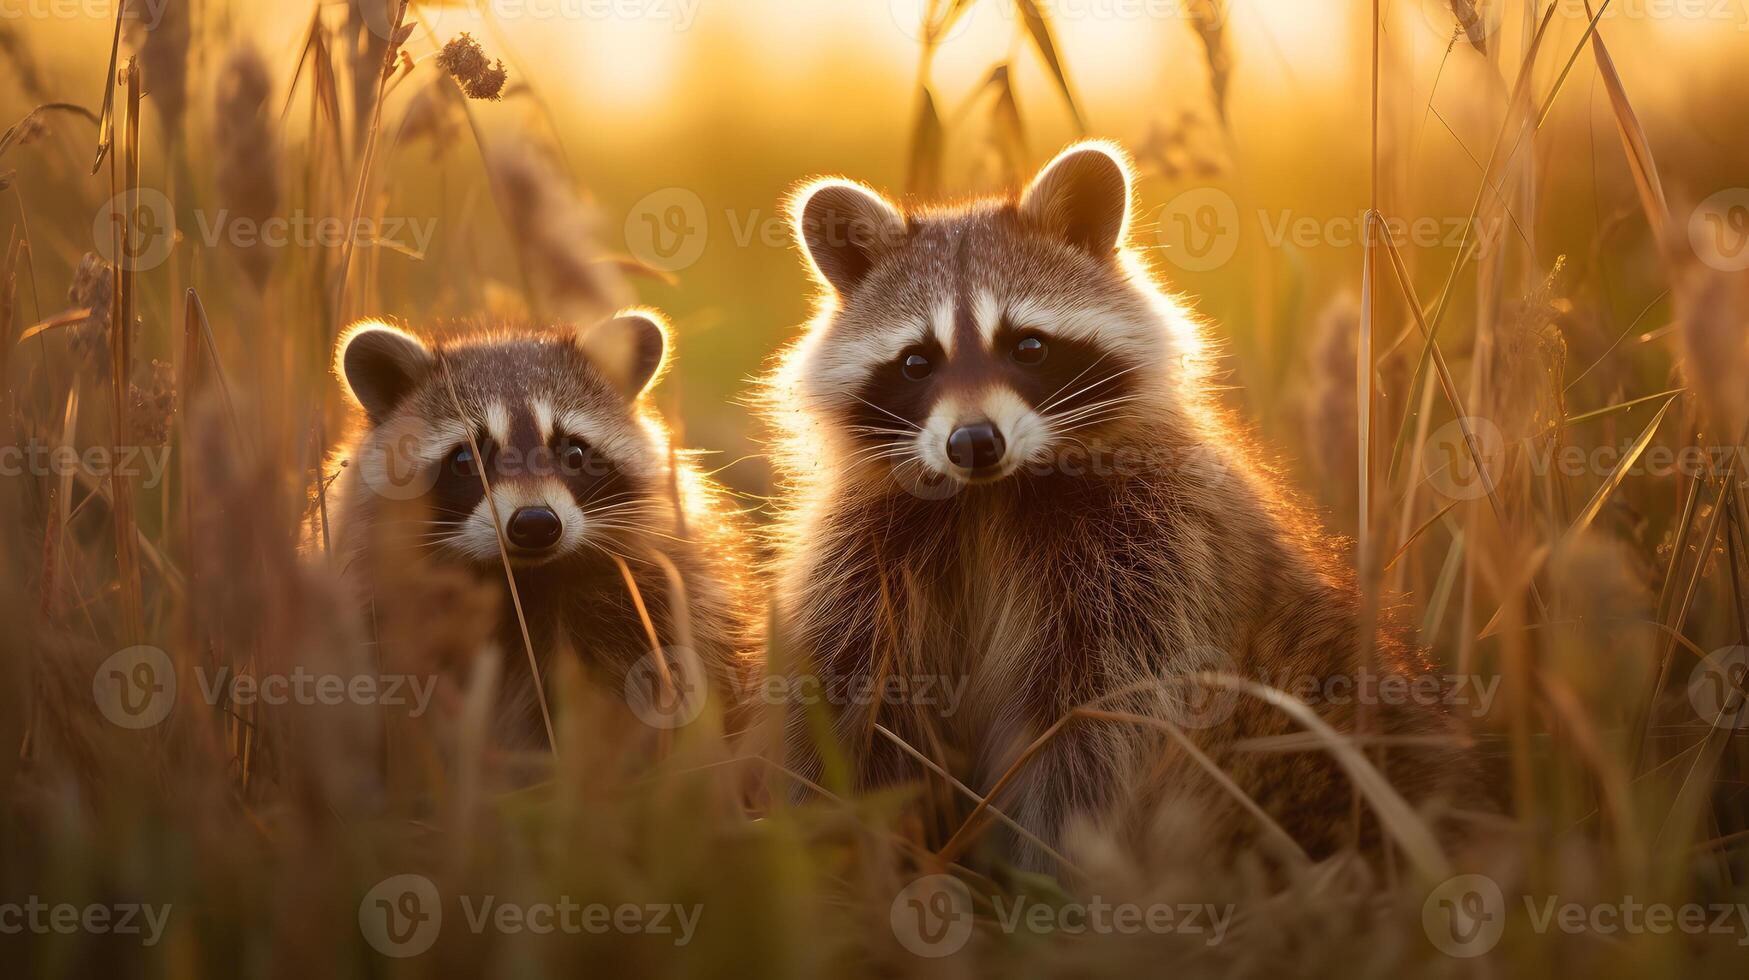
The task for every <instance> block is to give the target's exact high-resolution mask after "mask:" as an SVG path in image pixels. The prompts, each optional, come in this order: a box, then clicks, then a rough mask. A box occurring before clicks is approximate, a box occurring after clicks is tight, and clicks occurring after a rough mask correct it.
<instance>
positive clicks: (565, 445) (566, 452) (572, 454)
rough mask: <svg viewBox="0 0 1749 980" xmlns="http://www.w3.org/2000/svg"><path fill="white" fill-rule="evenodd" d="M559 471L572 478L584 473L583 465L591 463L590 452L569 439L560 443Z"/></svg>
mask: <svg viewBox="0 0 1749 980" xmlns="http://www.w3.org/2000/svg"><path fill="white" fill-rule="evenodd" d="M557 455H558V459H559V470H560V471H561V472H563V473H565V474H567V475H570V476H577V475H579V474H581V473H582V472H583V465H584V464H585V463H587V462H588V461H589V452H588V450H586V449H584V448H583V447H582V446H580V445H578V444H577V443H575V442H572V441H570V440H569V439H567V440H565V441H564V442H561V443H559V450H558V454H557Z"/></svg>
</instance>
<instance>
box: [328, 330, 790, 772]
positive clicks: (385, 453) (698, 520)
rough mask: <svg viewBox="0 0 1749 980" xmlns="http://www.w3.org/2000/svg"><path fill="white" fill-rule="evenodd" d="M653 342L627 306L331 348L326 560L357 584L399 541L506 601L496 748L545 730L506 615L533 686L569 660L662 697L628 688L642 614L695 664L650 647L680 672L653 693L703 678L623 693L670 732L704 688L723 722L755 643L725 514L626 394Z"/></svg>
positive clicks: (374, 334) (639, 657) (368, 335)
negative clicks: (334, 438)
mask: <svg viewBox="0 0 1749 980" xmlns="http://www.w3.org/2000/svg"><path fill="white" fill-rule="evenodd" d="M666 337H667V332H666V330H665V329H664V327H663V325H662V323H661V320H660V318H659V317H658V316H657V315H656V314H654V313H652V312H649V311H630V312H627V313H623V314H621V315H619V316H617V317H614V318H612V319H609V320H607V321H605V322H603V323H600V324H597V325H595V326H593V327H589V328H586V329H581V330H577V329H569V328H564V329H552V330H531V329H501V330H497V331H493V332H485V333H473V334H470V335H466V336H463V337H462V338H460V339H456V340H449V341H443V342H439V343H427V342H425V341H423V340H421V339H419V338H418V337H415V336H413V335H412V334H410V333H407V332H406V331H403V330H400V329H398V328H396V327H393V326H390V325H388V324H385V323H381V322H377V321H366V322H363V323H360V324H358V325H356V326H355V327H353V328H352V329H350V330H349V331H347V333H346V334H345V335H344V336H342V337H341V338H340V341H339V344H338V347H337V352H336V370H337V373H338V374H339V375H340V377H341V379H342V380H343V382H344V384H345V388H346V391H347V393H348V394H349V395H350V396H351V398H352V400H353V401H355V402H356V403H357V404H358V406H359V407H360V408H361V409H362V419H361V420H360V424H359V426H358V431H357V434H356V436H355V438H354V439H352V440H351V441H350V442H349V444H348V445H346V446H344V447H342V448H341V450H340V451H339V453H338V455H339V456H340V457H341V458H342V459H344V460H346V461H347V465H346V466H344V467H343V468H341V470H340V472H341V475H340V476H339V477H338V479H337V480H336V481H335V484H334V486H333V488H332V490H331V491H330V493H329V517H330V524H331V528H332V541H333V551H334V554H335V556H336V558H337V560H338V561H339V562H341V563H342V566H343V567H344V568H347V569H348V570H349V571H350V572H351V573H352V575H351V576H350V577H353V578H356V579H362V580H365V581H368V580H369V578H370V576H369V575H368V574H360V573H359V570H358V569H357V568H356V566H358V565H360V564H368V563H369V562H370V561H371V560H372V559H373V558H377V559H380V560H386V561H395V560H398V556H396V555H394V554H392V553H391V554H389V555H388V556H385V555H384V551H385V550H386V549H387V548H389V547H390V546H391V545H392V544H393V543H394V542H395V541H397V540H407V539H409V538H410V539H411V540H412V541H413V542H414V544H415V547H414V548H413V549H412V553H413V554H415V555H416V556H418V557H421V558H426V559H429V560H430V561H433V562H435V563H437V564H439V565H442V566H447V567H459V568H464V569H470V570H473V571H476V572H477V573H478V575H479V578H480V579H481V580H482V581H486V582H492V583H495V585H496V587H497V588H499V589H501V590H505V591H506V594H505V595H503V596H502V598H503V600H504V601H502V602H500V603H499V604H498V605H499V607H500V609H501V611H502V613H501V615H500V617H499V622H498V623H497V624H496V635H497V646H498V647H499V648H500V650H501V651H502V652H503V653H504V654H505V656H506V657H507V662H506V665H505V674H504V676H505V677H506V678H507V681H506V684H505V687H504V692H505V693H504V698H503V702H504V704H503V707H502V710H501V711H500V713H499V719H498V727H499V729H500V731H501V733H502V734H503V736H504V737H505V739H506V740H507V741H509V742H511V743H512V744H518V743H540V742H542V741H544V737H545V734H544V732H543V731H542V716H541V705H540V703H539V701H538V692H539V685H538V684H537V683H536V681H537V678H536V677H535V676H534V675H531V674H530V671H529V664H528V658H527V655H526V653H525V640H524V634H523V625H524V621H525V622H526V628H527V638H528V643H529V645H531V646H532V648H533V650H534V652H535V654H536V656H537V659H538V661H539V665H540V669H541V673H542V674H544V673H546V671H547V670H548V668H549V666H550V664H551V662H552V659H553V657H554V656H555V655H557V654H558V653H559V652H561V651H572V652H575V653H577V654H578V655H580V656H581V658H582V663H583V666H584V667H585V668H586V671H587V672H588V673H589V674H590V675H592V676H594V677H595V678H596V679H597V680H599V681H601V682H602V684H603V686H604V687H606V688H607V689H608V690H610V691H613V692H615V693H618V692H621V691H625V692H628V693H629V694H630V695H631V696H633V697H634V698H639V697H645V698H647V697H649V696H650V695H651V694H652V693H654V694H658V695H663V696H667V697H670V698H671V697H673V695H674V694H675V693H676V692H675V690H674V689H672V688H670V689H667V690H662V691H654V692H652V691H651V690H648V689H646V688H640V687H639V686H638V685H640V684H643V685H648V684H651V683H654V682H655V680H656V679H657V675H658V674H659V670H658V669H657V668H656V666H655V661H654V660H653V658H652V646H651V639H650V636H649V632H650V630H649V626H648V625H646V623H645V615H646V614H647V615H648V617H649V620H650V623H651V624H653V625H654V627H655V632H656V634H657V636H658V638H659V640H660V642H661V643H663V644H665V645H672V644H676V643H678V642H680V641H681V640H683V639H685V640H687V641H688V642H687V647H686V649H687V650H689V651H690V654H692V655H695V656H689V655H687V654H684V653H680V652H679V651H677V650H675V649H670V650H668V651H667V654H666V656H667V657H668V658H669V659H671V660H672V661H673V663H671V664H667V665H666V666H670V667H682V668H696V671H694V672H691V673H689V676H683V677H680V678H677V679H676V678H672V677H670V678H669V679H668V680H669V682H670V683H673V682H674V681H676V680H678V682H679V683H680V684H682V685H685V684H694V683H696V684H702V685H708V686H706V687H701V688H698V689H695V690H693V691H690V692H689V691H686V690H681V691H679V692H678V693H679V694H680V695H681V702H680V703H676V702H673V701H669V702H659V701H656V700H653V699H652V700H645V701H643V703H641V704H638V705H636V707H637V708H639V709H643V711H644V713H645V714H650V713H652V712H654V713H655V717H654V718H653V719H652V718H646V719H645V720H647V721H652V722H653V723H654V724H657V725H666V724H670V723H672V724H680V723H683V722H685V721H689V720H690V717H689V716H690V714H692V713H693V712H695V711H696V710H700V709H701V708H702V705H701V704H700V702H699V701H697V700H696V698H697V697H698V696H700V695H702V694H706V693H708V694H714V695H716V696H717V697H719V698H722V699H723V700H722V701H721V702H719V703H720V704H722V705H724V706H726V707H727V709H728V710H727V712H726V714H727V716H728V718H729V723H730V724H731V725H733V724H736V723H737V722H738V720H739V713H738V709H739V706H740V702H741V701H742V699H743V698H744V696H745V694H746V692H747V691H748V690H749V682H750V680H751V676H752V672H753V670H754V668H755V665H756V663H757V656H758V655H757V651H758V650H759V641H758V637H757V635H756V634H757V627H756V623H757V618H756V616H755V615H753V614H751V613H750V612H749V611H750V610H756V609H757V608H758V607H759V603H758V599H757V596H756V595H755V594H754V583H753V582H752V581H751V580H750V579H749V577H748V575H747V573H746V568H747V567H748V563H749V555H748V554H747V553H746V552H745V550H744V546H743V533H742V531H743V529H742V528H741V526H740V523H739V519H738V515H736V514H735V513H734V512H733V511H732V509H731V508H730V507H728V506H727V505H726V503H725V498H724V495H723V491H722V490H721V488H719V487H718V486H717V485H716V484H714V483H713V482H712V481H711V480H709V479H708V478H706V477H705V476H704V475H702V474H701V473H700V472H698V470H697V469H696V467H694V466H693V465H692V464H691V463H690V462H689V461H688V458H687V457H686V456H685V455H683V454H681V453H678V452H675V451H672V450H671V448H670V444H669V438H668V435H667V433H666V430H665V429H664V428H663V426H662V424H661V422H660V420H659V419H658V418H657V417H656V416H655V415H654V414H653V413H652V412H651V411H650V410H649V409H648V408H647V405H646V401H647V400H646V399H644V398H642V395H643V393H644V392H645V391H646V390H647V389H648V388H649V387H650V386H651V385H652V384H654V382H655V380H656V378H657V377H658V376H659V375H660V373H661V370H662V366H663V364H664V362H665V360H666V346H667V343H666ZM482 476H484V479H482ZM487 485H490V487H491V496H490V498H488V497H487V495H486V491H485V488H486V486H487ZM408 529H411V530H412V531H413V532H414V533H412V534H411V535H408V534H405V533H402V534H396V533H395V532H396V531H397V530H399V531H406V530H408ZM501 547H502V548H503V549H504V552H503V554H504V555H507V557H508V559H509V562H510V565H511V568H512V570H513V574H514V581H515V585H516V596H517V599H518V600H519V602H520V606H521V609H522V612H523V616H522V619H521V620H519V619H518V617H517V616H515V615H514V610H513V608H512V603H511V601H510V597H509V595H508V594H507V589H508V584H507V581H506V576H505V572H504V568H503V560H504V559H503V557H502V556H501V552H500V548H501ZM616 559H617V560H616ZM622 563H623V568H624V569H629V570H630V573H631V576H632V579H633V581H634V582H635V583H636V586H637V594H636V596H635V597H634V595H633V592H632V590H631V589H629V588H628V587H627V586H626V584H625V581H624V576H625V572H624V571H622ZM664 565H666V566H668V567H664ZM670 568H671V569H672V570H673V571H677V572H678V573H679V574H678V579H679V581H680V582H681V583H682V588H683V589H684V593H685V594H684V596H683V597H682V596H677V595H676V594H675V590H674V588H672V587H671V583H672V581H673V579H674V576H672V575H671V574H670V571H669V569H670ZM639 600H641V601H642V603H643V606H644V608H643V609H640V608H639ZM682 600H683V601H682ZM682 609H684V610H685V613H686V615H685V621H684V622H681V621H679V616H680V612H681V610H682ZM635 668H636V669H639V670H640V673H639V674H637V675H636V676H632V675H631V672H632V671H633V670H634V669H635ZM628 676H632V679H631V682H630V684H629V685H628V684H627V678H628Z"/></svg>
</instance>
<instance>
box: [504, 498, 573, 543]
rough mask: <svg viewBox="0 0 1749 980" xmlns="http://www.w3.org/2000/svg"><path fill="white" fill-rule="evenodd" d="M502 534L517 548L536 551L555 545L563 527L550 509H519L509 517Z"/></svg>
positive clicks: (563, 529)
mask: <svg viewBox="0 0 1749 980" xmlns="http://www.w3.org/2000/svg"><path fill="white" fill-rule="evenodd" d="M504 532H505V534H506V535H508V536H509V538H510V543H511V544H513V545H515V546H517V547H518V548H528V549H530V550H536V549H540V548H550V547H552V546H553V545H554V544H557V543H558V540H559V535H561V534H563V533H564V532H565V525H564V523H563V522H562V521H560V520H559V515H557V514H555V513H553V511H552V508H550V507H520V508H517V511H516V513H514V514H511V515H510V521H509V523H507V524H506V525H505V527H504Z"/></svg>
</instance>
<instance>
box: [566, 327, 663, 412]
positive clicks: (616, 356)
mask: <svg viewBox="0 0 1749 980" xmlns="http://www.w3.org/2000/svg"><path fill="white" fill-rule="evenodd" d="M577 346H578V347H580V348H582V349H583V353H584V355H585V356H587V357H588V358H589V362H590V363H591V364H594V365H595V368H596V370H598V371H600V372H601V373H602V374H603V375H604V376H605V377H606V378H607V380H608V381H609V382H610V383H611V384H612V385H613V386H614V388H616V389H618V390H619V393H620V394H622V395H624V396H625V397H626V398H627V399H628V400H635V399H636V398H637V397H638V396H639V395H641V394H643V393H644V390H645V389H646V388H648V387H650V385H651V383H652V382H654V381H655V380H656V376H657V375H658V374H660V373H661V372H662V358H663V357H664V355H666V354H667V352H668V330H667V328H666V327H665V326H663V324H662V318H661V316H660V315H659V314H656V313H654V312H651V311H648V310H627V311H625V312H623V313H620V314H619V315H617V316H615V317H613V318H612V319H609V320H603V321H601V322H600V323H597V324H595V325H594V326H592V327H585V328H583V329H582V330H580V331H578V333H577Z"/></svg>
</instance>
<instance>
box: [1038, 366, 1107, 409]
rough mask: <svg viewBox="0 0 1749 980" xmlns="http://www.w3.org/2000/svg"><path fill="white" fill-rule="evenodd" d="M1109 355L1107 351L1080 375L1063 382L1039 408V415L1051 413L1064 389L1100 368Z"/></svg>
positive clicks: (1083, 369)
mask: <svg viewBox="0 0 1749 980" xmlns="http://www.w3.org/2000/svg"><path fill="white" fill-rule="evenodd" d="M1109 353H1110V352H1109V351H1107V352H1105V353H1101V354H1100V355H1099V356H1098V357H1096V358H1094V359H1093V363H1092V364H1089V365H1087V366H1086V367H1084V368H1082V369H1081V371H1080V373H1079V374H1077V375H1075V376H1074V377H1073V378H1070V379H1069V380H1067V381H1065V382H1063V383H1062V385H1061V386H1059V387H1058V388H1057V390H1056V391H1053V392H1051V394H1050V397H1049V398H1046V399H1045V403H1044V405H1043V406H1042V407H1040V408H1039V413H1040V414H1043V413H1045V412H1048V411H1050V409H1051V406H1052V405H1055V404H1056V403H1057V396H1058V395H1060V394H1062V393H1063V389H1065V388H1067V387H1069V386H1070V385H1072V384H1074V383H1075V382H1077V381H1080V380H1081V379H1082V378H1083V377H1085V376H1086V374H1087V372H1089V371H1091V370H1093V369H1094V368H1096V367H1098V366H1099V363H1100V362H1101V361H1103V360H1105V358H1106V356H1107V354H1109Z"/></svg>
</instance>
